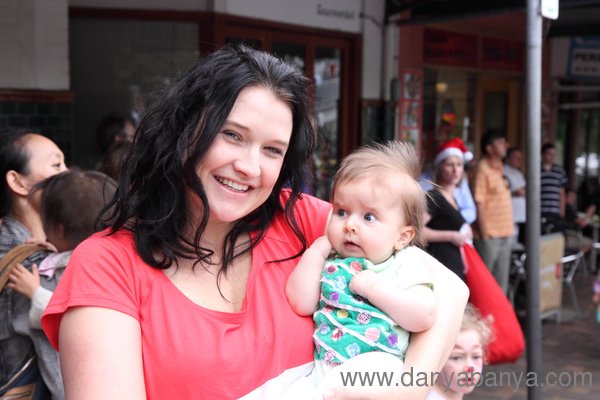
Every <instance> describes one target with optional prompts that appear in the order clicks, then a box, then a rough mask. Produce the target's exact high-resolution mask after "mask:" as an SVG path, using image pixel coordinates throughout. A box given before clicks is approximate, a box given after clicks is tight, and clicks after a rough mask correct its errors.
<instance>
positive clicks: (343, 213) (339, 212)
mask: <svg viewBox="0 0 600 400" xmlns="http://www.w3.org/2000/svg"><path fill="white" fill-rule="evenodd" d="M336 214H337V216H338V217H345V216H346V215H347V214H348V213H347V212H346V210H343V209H341V208H340V209H339V210H337V213H336Z"/></svg>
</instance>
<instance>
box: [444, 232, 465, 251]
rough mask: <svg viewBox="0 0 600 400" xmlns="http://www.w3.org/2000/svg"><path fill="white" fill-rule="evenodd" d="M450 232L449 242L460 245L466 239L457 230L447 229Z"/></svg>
mask: <svg viewBox="0 0 600 400" xmlns="http://www.w3.org/2000/svg"><path fill="white" fill-rule="evenodd" d="M448 232H449V233H450V237H449V239H450V240H449V242H450V243H452V244H453V245H455V246H456V247H460V246H462V245H463V244H465V242H466V241H467V239H466V237H465V235H463V234H462V233H460V232H459V231H448Z"/></svg>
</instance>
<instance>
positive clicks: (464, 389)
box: [426, 304, 492, 400]
mask: <svg viewBox="0 0 600 400" xmlns="http://www.w3.org/2000/svg"><path fill="white" fill-rule="evenodd" d="M491 334H492V331H491V322H490V321H489V320H488V319H486V318H482V316H481V314H479V311H478V310H477V309H476V308H475V307H474V306H473V305H471V304H468V305H467V307H466V309H465V315H464V317H463V321H462V326H461V329H460V333H459V334H458V338H457V339H456V344H455V345H454V349H452V352H451V353H450V357H449V358H448V361H446V364H445V365H444V367H443V368H442V372H441V373H440V375H439V378H438V379H437V381H436V383H435V386H434V388H433V389H432V390H431V391H430V392H429V394H428V395H427V398H426V400H460V399H462V398H463V396H464V395H465V394H469V393H471V392H472V391H473V389H475V386H476V385H477V384H478V383H479V381H480V380H481V376H482V375H481V372H482V370H483V363H484V360H485V351H486V348H487V345H488V343H489V341H490V336H491Z"/></svg>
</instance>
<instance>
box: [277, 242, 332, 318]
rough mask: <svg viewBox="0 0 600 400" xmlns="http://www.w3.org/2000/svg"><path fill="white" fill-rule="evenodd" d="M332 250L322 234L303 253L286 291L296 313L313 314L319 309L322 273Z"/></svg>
mask: <svg viewBox="0 0 600 400" xmlns="http://www.w3.org/2000/svg"><path fill="white" fill-rule="evenodd" d="M330 252H331V243H330V242H329V239H327V237H325V236H321V237H320V238H318V239H317V240H315V242H314V243H313V244H312V245H311V246H310V247H309V248H308V249H307V250H306V251H305V252H304V254H302V257H301V258H300V261H298V264H297V265H296V268H294V270H293V271H292V274H291V275H290V277H289V278H288V281H287V285H286V287H285V293H286V295H287V298H288V302H289V303H290V306H291V307H292V310H294V312H295V313H296V314H298V315H312V314H313V313H314V312H315V310H316V309H317V305H318V304H319V297H320V294H321V284H320V281H321V273H322V272H323V267H324V266H325V259H326V258H327V257H328V256H329V253H330Z"/></svg>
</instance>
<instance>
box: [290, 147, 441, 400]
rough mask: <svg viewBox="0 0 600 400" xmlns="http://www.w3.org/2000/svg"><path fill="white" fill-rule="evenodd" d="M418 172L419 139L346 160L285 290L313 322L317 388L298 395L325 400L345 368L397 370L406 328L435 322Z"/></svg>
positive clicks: (410, 329) (297, 309) (313, 379)
mask: <svg viewBox="0 0 600 400" xmlns="http://www.w3.org/2000/svg"><path fill="white" fill-rule="evenodd" d="M419 173H420V166H419V161H418V158H417V156H416V153H415V151H414V149H413V147H412V146H411V145H409V144H406V143H401V142H389V143H388V144H386V145H374V146H368V147H363V148H361V149H359V150H357V151H355V152H354V153H352V154H351V155H349V156H348V157H347V158H346V159H344V160H343V161H342V163H341V166H340V169H339V170H338V172H337V174H336V176H335V178H334V183H333V188H332V203H333V210H332V215H331V217H330V220H329V223H328V226H327V232H326V234H327V235H326V236H323V237H321V238H319V239H317V240H316V241H315V243H314V244H313V245H312V246H311V247H310V248H309V249H307V250H306V252H305V253H304V254H303V256H302V258H301V260H300V262H299V263H298V265H297V267H296V268H295V270H294V271H293V273H292V274H291V276H290V278H289V280H288V283H287V288H286V293H287V296H288V301H289V302H290V304H291V306H292V309H293V310H294V311H295V312H296V313H298V314H300V315H313V314H314V316H313V319H314V321H315V332H314V335H313V338H314V341H315V369H314V371H313V373H312V376H311V377H310V378H309V379H310V381H311V383H312V387H318V389H317V391H316V393H314V394H308V395H307V394H302V396H300V395H299V394H298V393H296V396H297V397H298V398H310V397H315V396H316V398H321V396H322V392H323V391H324V390H326V389H327V388H328V387H333V386H339V385H340V384H341V382H340V379H341V374H343V373H344V372H348V371H360V372H361V373H362V372H368V371H373V370H381V372H387V373H388V374H390V373H395V374H396V375H395V376H396V378H399V377H400V373H401V371H402V365H403V363H402V361H403V360H404V354H405V352H406V349H407V346H408V340H409V332H420V331H424V330H426V329H428V328H429V327H430V326H431V325H432V323H433V320H434V316H435V310H436V300H435V296H434V292H433V290H432V289H433V288H432V285H431V282H432V279H431V276H430V275H429V273H428V271H427V269H426V268H424V267H423V265H424V264H425V261H424V260H426V259H427V260H429V259H430V258H431V256H429V255H428V254H427V253H425V252H424V251H422V250H421V249H419V248H417V247H416V245H422V243H423V239H422V236H421V232H422V228H423V216H424V215H425V211H426V201H425V193H424V192H423V190H422V189H421V186H420V185H419V183H418V177H419ZM332 253H333V255H332ZM428 262H430V261H428ZM365 353H367V354H365ZM365 356H368V357H365ZM299 386H300V385H299ZM309 386H310V385H309ZM368 389H369V391H370V392H372V390H374V389H373V388H372V387H369V388H368ZM293 390H296V391H303V390H304V389H301V388H299V387H296V388H294V389H293ZM307 390H310V389H307Z"/></svg>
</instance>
